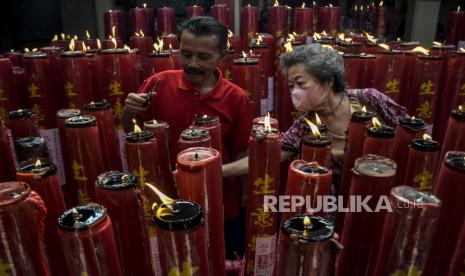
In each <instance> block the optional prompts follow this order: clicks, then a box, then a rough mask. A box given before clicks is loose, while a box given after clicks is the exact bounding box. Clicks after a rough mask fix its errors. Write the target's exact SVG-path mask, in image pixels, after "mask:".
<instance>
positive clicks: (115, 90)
mask: <svg viewBox="0 0 465 276" xmlns="http://www.w3.org/2000/svg"><path fill="white" fill-rule="evenodd" d="M108 89H109V90H110V91H111V93H110V96H119V95H124V93H123V91H122V90H121V84H120V83H119V82H117V81H112V82H111V83H110V85H109V86H108Z"/></svg>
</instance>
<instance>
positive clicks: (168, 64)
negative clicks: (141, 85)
mask: <svg viewBox="0 0 465 276" xmlns="http://www.w3.org/2000/svg"><path fill="white" fill-rule="evenodd" d="M147 63H148V64H147V72H146V75H147V76H150V75H152V74H156V73H159V72H163V71H166V70H174V69H176V60H175V58H174V57H173V56H172V55H171V54H170V53H169V52H166V51H165V52H152V53H151V54H149V57H148V59H147Z"/></svg>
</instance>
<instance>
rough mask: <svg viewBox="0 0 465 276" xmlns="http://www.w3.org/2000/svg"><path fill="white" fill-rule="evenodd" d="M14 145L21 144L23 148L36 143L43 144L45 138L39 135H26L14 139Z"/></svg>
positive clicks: (36, 144) (34, 145)
mask: <svg viewBox="0 0 465 276" xmlns="http://www.w3.org/2000/svg"><path fill="white" fill-rule="evenodd" d="M15 145H21V147H23V148H34V147H36V146H38V145H45V139H44V138H43V137H39V136H26V137H21V138H18V139H16V140H15Z"/></svg>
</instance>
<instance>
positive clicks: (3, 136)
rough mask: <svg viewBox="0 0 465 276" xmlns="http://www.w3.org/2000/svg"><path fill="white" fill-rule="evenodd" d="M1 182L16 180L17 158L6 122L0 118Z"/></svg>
mask: <svg viewBox="0 0 465 276" xmlns="http://www.w3.org/2000/svg"><path fill="white" fill-rule="evenodd" d="M0 156H2V158H0V168H3V169H1V170H0V182H5V181H12V180H15V172H16V168H15V160H14V157H13V150H12V147H11V145H10V141H9V140H8V132H7V129H6V127H5V123H4V122H3V121H2V120H0Z"/></svg>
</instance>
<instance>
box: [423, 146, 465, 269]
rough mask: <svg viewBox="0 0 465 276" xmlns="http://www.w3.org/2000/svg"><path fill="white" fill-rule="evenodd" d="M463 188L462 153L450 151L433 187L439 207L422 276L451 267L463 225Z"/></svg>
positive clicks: (463, 159) (463, 166)
mask: <svg viewBox="0 0 465 276" xmlns="http://www.w3.org/2000/svg"><path fill="white" fill-rule="evenodd" d="M464 184H465V153H464V152H457V151H450V152H448V153H447V154H446V157H445V159H444V162H443V163H442V165H441V169H440V170H439V175H438V178H437V181H436V186H435V187H434V195H436V196H437V197H438V198H440V199H441V201H442V207H441V211H440V213H439V219H438V221H437V223H436V224H437V225H438V227H437V228H436V231H435V232H434V234H433V236H432V237H431V239H430V241H431V249H430V251H429V255H428V258H427V261H426V266H425V269H424V270H423V275H442V274H444V270H446V269H447V267H449V265H450V263H451V258H452V255H453V254H454V249H455V248H456V246H457V240H458V238H459V234H460V229H461V228H462V225H463V224H464V221H465V202H464V201H463V197H464V196H465V186H464ZM451 222H454V223H451ZM462 261H463V260H462Z"/></svg>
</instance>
